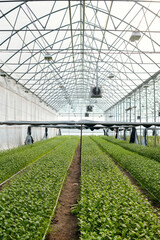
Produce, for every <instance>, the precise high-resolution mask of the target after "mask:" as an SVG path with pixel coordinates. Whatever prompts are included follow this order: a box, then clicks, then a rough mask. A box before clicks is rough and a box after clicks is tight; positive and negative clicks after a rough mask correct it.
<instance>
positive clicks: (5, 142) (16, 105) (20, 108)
mask: <svg viewBox="0 0 160 240" xmlns="http://www.w3.org/2000/svg"><path fill="white" fill-rule="evenodd" d="M0 103H1V104H0V121H7V120H15V121H23V120H25V121H31V120H34V121H51V120H52V121H53V120H56V119H57V114H56V112H55V111H54V110H52V109H51V108H50V107H47V106H46V104H45V103H44V102H43V103H41V102H40V99H39V98H38V97H36V96H34V95H33V94H32V93H30V92H25V89H24V88H23V87H22V86H21V85H19V84H17V83H16V82H15V81H14V80H12V79H7V78H5V77H0ZM27 127H28V126H4V125H2V126H0V150H2V149H8V148H13V147H17V146H19V145H23V144H24V141H25V138H26V135H27ZM56 132H57V130H56V129H53V128H52V129H49V130H48V137H53V136H55V135H56ZM44 133H45V128H32V137H33V139H34V141H38V140H41V139H42V138H43V136H44Z"/></svg>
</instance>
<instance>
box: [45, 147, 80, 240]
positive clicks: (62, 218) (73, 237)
mask: <svg viewBox="0 0 160 240" xmlns="http://www.w3.org/2000/svg"><path fill="white" fill-rule="evenodd" d="M80 166H81V165H80V146H78V147H77V150H76V153H75V156H74V159H73V162H72V164H71V167H70V169H69V174H68V176H67V179H66V182H65V185H64V188H63V191H62V193H61V196H60V199H59V207H58V208H57V210H56V213H55V216H54V219H53V221H52V225H51V232H50V233H49V234H48V236H47V238H46V240H78V239H79V236H78V225H77V223H78V220H77V218H76V216H75V215H73V214H71V206H72V205H74V204H76V203H77V199H78V197H79V187H80Z"/></svg>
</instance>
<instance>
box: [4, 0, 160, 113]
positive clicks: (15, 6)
mask: <svg viewBox="0 0 160 240" xmlns="http://www.w3.org/2000/svg"><path fill="white" fill-rule="evenodd" d="M159 36H160V1H158V0H154V1H147V0H144V1H121V0H119V1H34V0H33V1H14V0H13V1H7V0H6V1H3V0H2V1H0V69H1V70H3V71H5V72H6V73H7V75H8V76H9V77H11V78H13V79H15V80H16V81H17V82H19V83H20V84H22V85H23V86H24V87H25V88H27V89H28V90H30V91H31V92H32V93H34V94H35V95H37V96H38V97H39V98H40V99H41V100H42V101H44V102H46V103H47V104H48V105H49V106H51V107H52V108H53V109H55V110H56V111H60V110H61V109H64V108H65V106H68V105H70V106H71V108H72V109H73V111H76V112H77V111H78V109H82V107H84V109H85V108H86V105H94V106H96V108H99V109H101V110H102V112H104V111H105V110H107V109H108V108H110V107H111V106H112V105H114V104H115V103H116V102H118V101H119V100H121V99H122V98H123V97H125V96H126V95H127V94H128V93H129V92H131V91H132V90H133V89H135V88H136V87H137V86H138V85H140V84H142V83H143V82H144V81H145V80H147V79H148V78H150V77H151V76H152V75H153V74H154V73H156V72H158V71H159V67H160V58H159V53H160V41H159ZM49 58H50V59H49ZM95 86H97V87H99V88H100V89H101V91H102V97H101V98H97V99H95V98H91V94H90V92H91V87H95Z"/></svg>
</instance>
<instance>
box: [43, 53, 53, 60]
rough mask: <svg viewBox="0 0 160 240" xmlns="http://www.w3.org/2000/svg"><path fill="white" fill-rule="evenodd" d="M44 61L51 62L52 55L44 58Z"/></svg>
mask: <svg viewBox="0 0 160 240" xmlns="http://www.w3.org/2000/svg"><path fill="white" fill-rule="evenodd" d="M44 59H45V60H47V61H51V60H52V56H51V55H50V54H46V55H45V56H44Z"/></svg>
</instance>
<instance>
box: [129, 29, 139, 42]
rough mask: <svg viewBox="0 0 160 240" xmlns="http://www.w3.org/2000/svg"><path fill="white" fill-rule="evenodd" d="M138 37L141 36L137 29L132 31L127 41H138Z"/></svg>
mask: <svg viewBox="0 0 160 240" xmlns="http://www.w3.org/2000/svg"><path fill="white" fill-rule="evenodd" d="M140 38H141V33H140V32H139V31H136V32H132V35H131V36H130V39H129V41H130V42H135V41H138V40H139V39H140Z"/></svg>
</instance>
